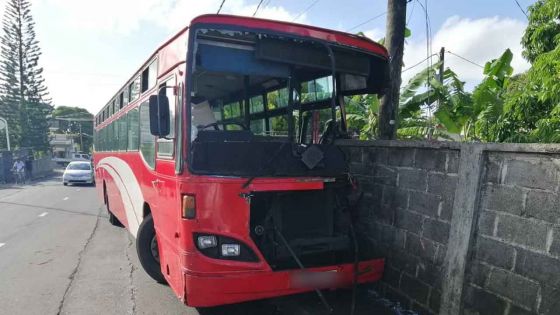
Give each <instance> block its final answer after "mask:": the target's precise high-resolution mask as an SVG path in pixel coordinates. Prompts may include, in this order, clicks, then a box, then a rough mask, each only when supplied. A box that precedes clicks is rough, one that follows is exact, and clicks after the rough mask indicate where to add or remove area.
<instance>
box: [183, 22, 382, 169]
mask: <svg viewBox="0 0 560 315" xmlns="http://www.w3.org/2000/svg"><path fill="white" fill-rule="evenodd" d="M201 29H218V30H227V31H244V32H254V33H259V34H265V35H275V36H285V37H288V38H292V39H296V40H301V41H305V42H313V43H317V44H323V45H329V46H331V47H336V46H340V47H344V48H345V49H349V50H353V51H356V52H360V53H363V54H366V55H369V56H371V57H377V58H384V57H383V56H381V55H379V54H377V53H375V52H372V51H368V50H366V49H362V48H358V47H349V46H344V45H342V44H339V43H337V42H333V41H328V40H323V39H318V38H311V37H309V36H302V35H298V34H294V33H290V32H282V31H277V30H268V29H259V28H254V27H246V26H241V25H231V24H221V23H198V24H195V25H191V27H189V30H188V44H187V56H186V80H185V104H186V105H185V108H186V118H187V121H186V122H185V124H186V125H187V126H190V125H191V120H192V117H191V115H192V114H191V106H190V102H191V98H192V95H191V92H192V88H193V84H192V80H191V76H192V73H193V70H194V59H195V58H194V56H195V54H196V49H195V41H196V34H197V32H198V31H199V30H201ZM333 80H334V82H335V84H337V86H336V88H335V93H333V94H334V95H333V96H332V97H334V98H338V97H339V95H340V92H339V91H340V90H339V89H338V87H339V86H338V84H339V82H338V81H339V80H340V78H338V76H337V78H333ZM287 83H288V82H287ZM286 87H288V84H286ZM288 93H289V92H288ZM289 97H290V99H291V98H293V97H292V96H289ZM300 97H301V96H300ZM267 101H268V100H267ZM224 103H225V102H224ZM309 104H313V103H306V104H305V105H309ZM301 105H302V104H301V102H300V104H299V109H300V110H301ZM313 105H314V104H313ZM337 107H338V108H340V110H343V107H342V106H340V105H339V106H337ZM291 109H292V111H293V110H294V109H296V108H294V107H293V106H292V108H291ZM275 110H277V109H275ZM265 112H266V110H265ZM341 116H342V117H345V116H346V115H345V114H342V113H341ZM222 117H224V116H223V110H222ZM269 117H271V116H269ZM265 121H266V124H269V122H268V119H266V120H265ZM343 125H344V126H346V125H347V123H346V122H343ZM267 127H270V126H267ZM186 129H187V130H186V139H185V140H184V141H185V145H186V147H187V158H186V161H185V162H186V164H187V169H188V171H189V172H190V173H191V174H195V175H197V174H203V173H199V172H197V171H196V170H194V169H193V168H192V158H193V152H192V150H191V148H192V139H191V128H190V127H188V128H186ZM293 133H294V135H293V136H294V137H293V139H290V137H288V139H290V140H288V141H296V139H295V131H294V132H293Z"/></svg>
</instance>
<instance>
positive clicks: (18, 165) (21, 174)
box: [12, 159, 25, 183]
mask: <svg viewBox="0 0 560 315" xmlns="http://www.w3.org/2000/svg"><path fill="white" fill-rule="evenodd" d="M12 170H13V171H14V172H15V174H14V175H15V176H16V182H18V183H19V182H24V181H25V163H24V162H23V161H22V160H20V159H16V161H15V162H14V166H13V167H12Z"/></svg>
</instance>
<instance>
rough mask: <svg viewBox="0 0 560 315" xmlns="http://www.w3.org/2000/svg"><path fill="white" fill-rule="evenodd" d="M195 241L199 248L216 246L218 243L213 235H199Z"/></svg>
mask: <svg viewBox="0 0 560 315" xmlns="http://www.w3.org/2000/svg"><path fill="white" fill-rule="evenodd" d="M197 242H198V248H200V249H205V248H211V247H216V246H217V245H218V240H217V239H216V236H214V235H201V236H199V237H198V239H197Z"/></svg>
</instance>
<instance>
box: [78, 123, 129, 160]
mask: <svg viewBox="0 0 560 315" xmlns="http://www.w3.org/2000/svg"><path fill="white" fill-rule="evenodd" d="M79 124H80V153H84V139H83V138H82V123H81V122H80V123H79ZM119 128H120V127H119Z"/></svg>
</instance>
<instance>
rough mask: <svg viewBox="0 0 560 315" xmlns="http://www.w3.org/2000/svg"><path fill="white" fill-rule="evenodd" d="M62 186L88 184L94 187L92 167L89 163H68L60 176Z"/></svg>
mask: <svg viewBox="0 0 560 315" xmlns="http://www.w3.org/2000/svg"><path fill="white" fill-rule="evenodd" d="M62 184H64V186H66V185H68V184H90V185H95V177H94V176H93V167H92V164H91V162H89V161H74V162H70V163H69V164H68V166H67V167H66V170H64V174H63V175H62Z"/></svg>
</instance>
